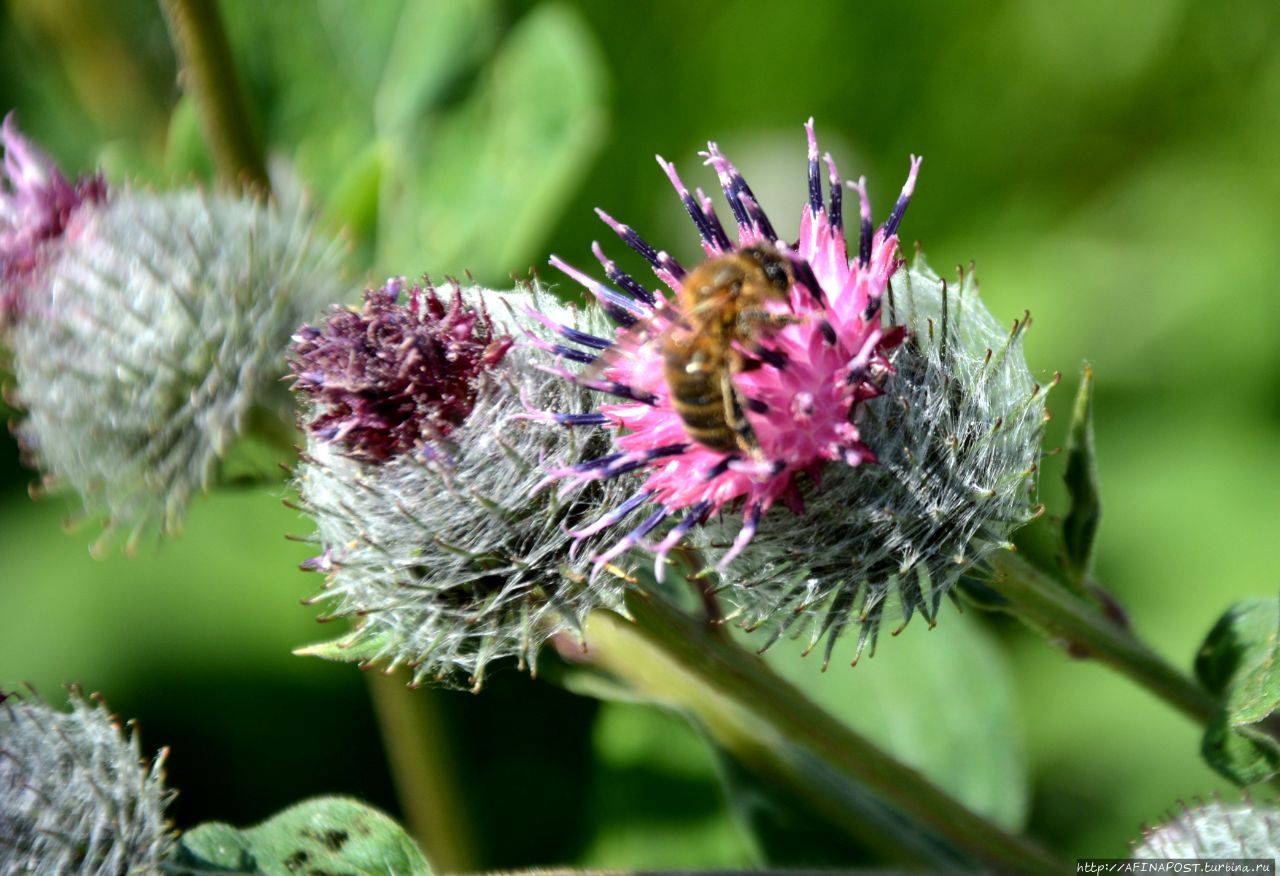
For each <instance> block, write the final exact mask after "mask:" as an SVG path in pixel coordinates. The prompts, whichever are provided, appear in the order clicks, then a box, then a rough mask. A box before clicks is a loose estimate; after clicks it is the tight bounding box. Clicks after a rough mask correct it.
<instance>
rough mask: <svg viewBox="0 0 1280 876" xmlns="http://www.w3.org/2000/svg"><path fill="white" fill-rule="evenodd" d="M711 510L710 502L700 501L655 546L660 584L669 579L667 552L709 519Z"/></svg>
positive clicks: (654, 568)
mask: <svg viewBox="0 0 1280 876" xmlns="http://www.w3.org/2000/svg"><path fill="white" fill-rule="evenodd" d="M710 510H711V503H710V502H699V503H698V504H696V505H694V506H693V507H692V508H690V509H689V510H688V511H686V512H685V515H684V517H683V518H682V519H681V520H680V522H679V523H677V524H676V525H675V526H673V527H672V528H671V531H670V532H668V533H667V536H666V538H664V539H663V540H662V541H660V542H658V543H657V544H656V545H654V546H653V577H654V578H656V579H657V580H658V583H659V584H661V583H663V582H665V581H666V579H667V554H669V553H671V550H672V548H674V547H675V546H676V545H677V544H679V543H680V541H681V540H682V539H683V538H684V537H685V536H686V535H688V534H689V530H691V529H693V528H694V527H695V526H697V525H698V524H700V523H702V522H703V521H704V520H706V519H707V514H708V512H710Z"/></svg>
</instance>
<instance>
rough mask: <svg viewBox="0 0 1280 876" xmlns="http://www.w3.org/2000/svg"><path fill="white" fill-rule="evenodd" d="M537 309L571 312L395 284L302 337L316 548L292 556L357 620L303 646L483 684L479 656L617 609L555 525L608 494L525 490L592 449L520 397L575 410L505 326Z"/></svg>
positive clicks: (531, 653) (578, 406)
mask: <svg viewBox="0 0 1280 876" xmlns="http://www.w3.org/2000/svg"><path fill="white" fill-rule="evenodd" d="M535 303H536V306H537V307H538V308H540V309H541V310H543V311H546V310H548V309H552V310H557V314H556V315H557V317H558V318H559V319H561V320H563V321H565V322H566V323H569V324H573V323H574V321H575V319H576V316H575V315H574V314H573V313H572V312H571V311H568V310H565V309H563V308H558V306H557V305H556V304H555V303H554V301H553V299H550V298H549V297H547V296H544V295H542V294H541V293H538V292H537V291H532V292H515V293H496V292H487V291H486V292H482V291H481V290H479V289H475V288H472V289H466V290H463V289H461V288H460V287H459V286H458V285H456V284H452V283H451V284H450V285H448V286H445V287H443V288H441V289H439V290H436V289H432V288H425V289H424V288H422V287H420V286H408V285H407V284H406V283H405V282H404V281H403V280H398V279H397V280H391V281H389V282H388V283H387V284H386V286H385V287H383V288H382V289H377V290H371V291H370V292H368V293H367V294H366V296H365V304H364V307H363V309H362V310H360V311H353V310H349V309H335V311H334V312H333V313H332V315H331V316H330V317H329V319H328V321H327V322H326V323H325V324H324V325H322V326H318V327H311V326H306V327H304V328H303V329H302V330H301V331H299V332H298V334H297V335H296V337H295V340H294V347H293V355H292V357H291V363H292V367H293V371H294V374H295V376H296V381H295V385H294V388H295V391H296V392H297V393H298V394H299V396H301V397H302V400H303V402H304V405H303V407H304V413H303V421H304V424H305V428H306V436H307V444H306V451H305V453H304V455H303V459H302V461H301V463H300V464H299V467H298V471H297V488H298V493H299V497H300V501H301V507H302V509H303V510H304V511H305V512H306V513H307V514H309V515H310V516H311V517H312V518H314V520H315V522H316V533H315V536H314V540H315V541H316V542H317V543H318V544H319V545H320V547H321V549H322V553H321V554H320V555H319V556H317V557H315V558H313V559H311V560H308V561H307V562H306V563H304V564H303V567H304V568H306V569H310V570H315V571H319V572H323V573H324V574H325V575H326V585H325V591H324V592H323V593H321V594H320V596H318V597H317V598H316V601H324V602H327V603H332V604H333V605H334V607H333V609H332V611H331V613H330V617H331V618H333V617H346V618H351V619H353V620H354V622H355V628H354V630H353V631H352V632H351V633H350V634H349V635H346V636H343V637H341V638H340V639H338V640H337V641H335V642H330V643H325V644H322V645H317V646H312V647H310V648H304V649H301V650H300V652H299V653H302V654H312V655H317V656H324V657H328V658H331V659H349V660H359V661H361V662H363V663H370V664H372V663H379V664H384V665H385V666H386V667H387V669H388V671H390V669H392V668H395V667H397V666H401V665H407V666H409V667H411V668H412V670H413V677H414V681H415V682H422V681H424V680H434V681H438V682H442V683H445V684H457V683H458V682H460V681H462V680H467V681H469V683H470V684H471V685H472V686H473V687H476V688H478V687H479V686H480V684H481V683H482V681H483V677H484V672H485V667H486V664H487V663H488V662H489V661H491V660H495V659H499V658H503V657H509V656H515V657H517V658H518V659H519V661H520V663H521V665H532V663H533V660H534V657H535V654H536V652H537V650H538V648H539V647H540V645H541V644H542V643H543V642H544V641H545V640H546V639H547V638H548V637H550V636H552V635H555V634H557V633H560V632H566V631H572V632H580V626H581V618H582V616H583V615H584V614H585V613H586V612H587V611H589V610H591V609H592V608H595V607H597V606H608V607H614V608H617V607H619V606H620V597H621V580H620V579H619V578H615V577H613V576H606V577H605V578H603V579H602V580H600V581H597V582H592V583H590V584H589V583H588V582H587V580H586V574H585V572H586V570H587V569H589V567H590V561H589V557H590V551H589V550H588V551H584V552H576V553H575V552H574V551H572V550H571V548H572V547H573V546H574V544H575V542H574V539H573V538H572V536H570V535H569V534H568V532H567V530H568V529H570V528H572V527H573V526H574V525H576V524H578V523H580V522H581V519H580V518H581V517H582V515H583V514H585V513H590V512H591V510H592V509H594V508H596V507H598V506H599V505H601V504H611V503H613V501H614V500H615V498H617V497H616V496H615V495H614V492H613V491H611V490H610V489H609V488H602V489H600V490H597V491H591V492H590V493H587V494H584V495H582V496H579V497H576V498H575V500H574V501H571V502H565V501H561V500H560V499H559V498H558V497H557V496H555V495H554V494H553V493H552V492H551V491H539V490H538V489H537V488H538V486H539V484H540V482H541V481H542V479H543V472H542V470H541V468H540V466H539V464H540V462H541V461H542V460H543V459H544V458H565V457H568V458H571V459H579V458H582V457H583V456H584V455H593V454H594V453H595V452H598V450H599V447H591V446H589V445H587V444H583V443H581V442H580V440H579V438H580V436H575V435H573V434H572V433H570V432H567V431H564V430H558V429H547V428H546V427H545V426H543V425H542V424H540V423H538V422H532V421H531V420H536V419H538V418H539V416H540V415H538V414H536V413H535V414H530V413H528V411H529V409H539V410H547V409H554V410H559V411H566V412H570V415H572V412H574V411H581V410H582V409H583V408H584V406H585V399H584V398H583V396H584V395H585V393H584V392H583V391H581V390H579V389H578V388H577V387H574V386H572V385H570V384H567V383H565V382H564V381H561V380H559V379H558V378H556V377H554V376H552V375H549V374H546V373H545V372H543V371H541V370H538V369H537V368H535V367H533V365H532V363H531V358H532V356H531V353H532V346H533V344H534V341H533V339H532V337H531V336H525V335H522V334H519V333H514V334H513V333H512V332H511V330H509V329H508V328H506V327H505V326H504V324H503V321H504V319H506V318H507V316H508V313H509V311H508V308H510V309H528V308H529V307H530V306H531V305H534V304H535ZM495 308H498V309H500V310H501V311H504V312H498V311H497V310H495ZM537 342H538V343H545V341H543V340H539V341H537ZM326 619H328V618H326Z"/></svg>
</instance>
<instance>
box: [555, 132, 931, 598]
mask: <svg viewBox="0 0 1280 876" xmlns="http://www.w3.org/2000/svg"><path fill="white" fill-rule="evenodd" d="M805 130H806V132H807V134H808V141H809V153H808V159H809V161H808V170H809V173H808V195H809V197H808V203H807V204H806V205H805V207H804V209H803V211H802V213H801V217H800V234H799V238H798V239H797V240H796V241H795V242H794V243H787V242H785V241H783V240H781V239H780V238H779V236H778V234H777V232H776V231H775V230H774V227H773V225H772V223H770V221H769V219H768V218H767V217H766V216H765V214H764V211H763V210H762V209H761V208H760V205H759V203H758V202H757V200H756V198H755V196H754V194H753V193H752V191H751V189H750V187H748V185H747V183H746V181H745V180H744V179H743V178H742V175H741V174H739V173H738V171H737V169H736V168H735V167H734V166H733V164H731V163H730V162H729V160H728V159H726V158H725V157H724V155H722V154H721V152H720V150H719V148H718V147H717V146H716V144H715V143H709V144H708V148H707V151H706V152H704V153H701V154H702V155H703V157H704V158H705V159H706V162H705V163H706V164H707V165H710V166H711V167H712V168H713V169H714V170H715V172H716V175H717V177H718V178H719V181H720V185H721V188H722V189H723V191H724V196H725V199H726V200H727V201H728V204H729V208H730V210H731V212H732V214H733V218H734V221H735V224H736V230H737V235H736V236H737V240H736V242H734V241H732V240H730V237H729V235H728V234H727V233H726V231H725V229H724V226H723V225H722V224H721V222H720V219H719V218H718V217H717V215H716V213H715V210H714V208H713V206H712V202H711V199H710V198H709V197H708V196H707V195H705V194H704V193H703V192H702V190H701V189H697V190H695V191H694V192H693V193H690V191H689V189H688V188H687V187H686V186H685V184H684V182H683V181H682V180H681V179H680V177H679V175H678V174H677V173H676V169H675V166H674V165H673V164H671V163H669V162H667V161H665V160H664V159H662V158H661V156H659V157H658V163H659V165H660V166H661V167H662V169H663V170H664V171H665V173H666V174H667V177H668V178H669V179H670V180H671V183H672V185H673V186H674V187H675V189H676V191H677V193H678V194H679V196H680V199H681V201H682V202H683V203H684V206H685V209H686V210H687V211H688V213H689V216H690V218H692V219H693V222H694V225H695V226H696V227H697V229H698V233H699V235H700V237H701V240H702V248H703V251H704V252H705V253H706V255H707V257H708V258H717V257H720V256H724V255H727V254H731V253H735V252H742V251H743V250H746V249H748V248H756V247H764V251H765V252H776V254H777V256H779V257H780V258H781V259H785V260H786V261H788V262H789V263H790V266H791V271H790V274H791V276H792V277H793V278H794V279H793V282H792V283H791V284H790V287H789V290H788V295H787V301H786V306H785V311H786V312H785V315H786V316H787V318H788V320H787V321H788V322H789V324H787V325H785V327H782V328H780V329H778V330H776V331H772V332H770V333H769V334H768V335H767V336H766V337H764V338H763V339H761V340H760V341H759V342H758V343H756V344H755V345H754V346H753V347H752V348H751V349H741V350H738V352H739V354H741V355H742V356H743V357H744V360H745V361H746V362H747V363H749V366H750V367H748V368H743V369H741V370H739V371H738V373H736V374H734V376H733V381H734V384H735V386H736V388H737V391H738V392H739V393H740V394H741V396H742V399H743V404H744V412H745V416H746V418H747V420H748V421H749V423H750V426H751V428H752V431H753V432H754V434H755V440H756V442H757V443H758V447H756V448H753V452H752V453H744V452H737V451H729V452H726V451H724V450H717V449H713V448H711V447H709V446H706V445H704V444H700V443H698V442H697V441H695V440H692V439H691V437H690V435H689V433H688V432H687V431H686V429H685V426H684V423H683V421H682V420H681V417H680V414H679V412H678V411H677V409H676V407H675V405H674V404H673V400H672V393H671V389H670V387H669V386H668V385H667V381H666V378H665V377H664V363H663V352H662V347H663V345H662V343H661V341H660V340H659V339H660V338H662V337H663V336H664V335H665V334H666V333H667V332H668V331H671V330H672V328H673V325H676V324H678V323H679V322H680V321H681V320H682V316H681V314H679V313H678V311H677V309H676V307H677V302H678V301H679V299H680V292H681V282H682V280H683V279H684V278H685V276H686V274H687V271H686V270H685V269H684V268H683V267H682V266H681V265H680V264H679V263H677V262H676V260H675V259H674V258H672V257H671V256H670V255H669V254H667V253H666V252H660V251H658V250H655V249H654V248H653V247H652V246H650V245H649V244H648V243H647V242H645V240H644V239H642V238H641V237H640V236H639V235H638V234H637V233H636V232H635V231H633V230H632V229H631V228H630V227H629V226H627V225H624V224H622V223H620V222H618V221H617V220H615V219H614V218H613V217H611V216H609V215H608V214H606V213H604V212H603V211H599V210H598V211H597V212H598V213H599V214H600V217H601V218H602V219H603V220H604V221H605V223H606V224H607V225H609V227H610V228H612V229H613V230H614V231H615V232H616V233H617V234H618V236H619V237H621V238H622V240H623V242H625V243H626V244H627V245H628V246H629V247H631V248H632V249H633V250H635V251H636V252H637V253H639V254H640V255H641V256H642V257H643V258H644V259H645V260H646V261H647V262H648V263H649V265H650V266H651V267H652V269H653V271H654V273H655V274H656V275H657V277H658V279H659V280H660V281H661V282H662V284H663V285H664V286H665V287H666V290H667V291H663V290H661V289H650V288H648V287H646V286H644V285H642V284H641V283H639V282H638V281H637V280H635V279H634V278H633V277H631V276H629V275H628V274H626V273H624V272H623V271H622V270H621V269H620V268H619V267H618V266H617V264H616V263H614V262H613V261H612V260H610V259H609V258H607V257H606V256H605V255H604V253H603V251H602V250H601V249H600V246H599V244H593V246H592V250H593V252H594V253H595V255H596V258H597V259H599V261H600V263H601V265H602V267H603V269H604V272H605V275H606V276H607V277H608V279H609V281H610V283H611V284H612V285H607V284H605V283H602V282H599V281H597V280H594V279H592V278H591V277H589V276H587V275H586V274H584V273H582V272H581V271H579V270H577V269H576V268H574V267H572V266H570V265H568V264H566V263H565V262H564V261H562V260H561V259H560V258H559V257H555V256H553V257H552V258H551V260H550V261H551V264H552V265H553V266H555V267H556V268H558V269H559V270H561V271H562V272H564V273H565V274H567V275H568V276H569V277H571V278H572V279H574V280H576V281H577V282H578V283H580V284H582V285H583V286H584V287H585V288H586V289H588V290H589V291H590V292H591V293H592V294H593V295H594V297H595V298H596V299H597V300H598V301H599V302H600V304H601V306H602V307H603V308H604V310H605V311H606V313H608V314H609V316H610V317H612V318H613V320H614V321H615V322H616V323H617V324H618V326H619V328H618V329H617V331H616V337H615V338H612V339H608V338H601V337H584V336H581V334H580V333H577V332H573V331H572V330H569V329H563V330H561V331H560V334H561V336H562V337H563V338H564V339H565V341H567V342H568V343H567V344H549V343H548V344H545V345H544V348H545V349H548V350H549V351H551V352H554V353H555V354H556V355H557V356H558V357H560V358H561V359H568V360H571V361H577V362H591V361H593V360H595V358H596V357H597V356H599V355H601V354H602V353H603V355H604V359H603V360H602V364H603V367H602V368H600V366H596V367H597V368H600V370H599V371H598V373H595V372H591V371H589V372H587V373H586V374H574V373H573V372H571V371H570V370H568V369H567V368H565V367H563V366H562V365H560V364H557V366H555V367H556V369H557V370H558V371H560V373H562V374H563V375H564V376H565V377H566V378H568V379H571V380H574V381H576V382H578V383H580V384H581V385H584V386H587V387H589V388H591V389H595V390H599V391H601V392H604V393H606V394H608V395H611V396H613V397H614V398H616V399H617V401H614V402H610V403H607V404H604V405H602V406H601V407H600V409H599V411H598V412H596V413H592V414H586V415H578V416H573V417H564V416H557V415H556V414H555V413H550V414H547V415H546V417H547V419H548V420H551V421H554V422H557V423H559V424H561V425H567V426H592V425H605V426H608V427H610V428H612V429H615V430H617V435H616V436H615V438H614V452H613V453H610V454H607V455H605V456H602V457H599V458H597V459H593V460H590V461H587V462H582V463H578V464H576V465H572V466H568V467H563V468H557V469H554V470H553V471H552V472H551V473H550V476H549V480H553V481H562V482H564V485H563V487H562V489H563V490H565V491H566V492H567V491H569V490H572V489H573V488H574V487H576V486H577V485H580V484H583V483H586V482H589V481H597V480H602V479H608V478H615V477H619V476H622V475H626V474H629V473H632V472H637V471H640V472H642V473H643V477H644V480H643V483H642V484H641V486H640V489H639V490H638V491H637V492H636V493H635V494H634V495H633V496H632V497H631V498H630V499H629V500H627V501H626V502H624V503H622V504H621V505H620V506H618V507H617V508H613V509H611V510H609V511H608V512H607V513H605V514H604V515H603V516H601V517H600V518H599V519H598V520H596V521H595V522H594V523H592V524H590V525H588V526H586V527H585V528H583V529H581V530H579V531H577V532H576V533H575V534H576V535H578V536H579V537H584V538H585V537H587V536H589V535H594V534H595V533H598V532H600V531H602V530H604V529H606V528H608V527H610V526H613V525H614V524H617V523H620V522H622V521H623V520H624V519H625V518H627V517H629V516H630V515H631V513H632V512H634V511H637V510H638V509H640V508H641V507H643V506H646V505H647V506H651V507H652V511H651V513H649V514H648V515H647V516H646V517H644V519H643V520H642V521H641V522H640V524H639V525H638V526H636V527H634V528H633V529H632V530H630V531H629V532H628V533H627V534H626V535H624V536H623V537H622V538H620V539H619V540H618V541H617V542H616V543H615V544H614V545H613V547H611V548H610V549H608V550H607V551H604V552H602V553H600V554H599V555H597V556H596V557H595V563H596V567H597V569H600V568H602V567H603V566H604V565H605V564H607V563H609V562H610V561H611V560H613V559H614V558H615V557H617V556H619V555H620V554H622V553H623V552H625V551H626V550H628V549H630V548H632V547H634V546H637V545H647V546H648V547H650V548H651V549H652V550H653V551H654V553H655V554H656V574H657V576H658V578H659V579H660V580H661V578H662V576H663V568H664V566H665V557H666V555H667V553H668V552H669V551H670V550H672V549H673V548H674V547H675V546H676V545H677V544H679V543H680V542H681V541H682V540H683V539H684V538H685V536H686V535H688V534H689V532H690V530H692V529H693V528H694V527H695V526H698V525H699V524H701V523H702V522H704V521H705V520H707V519H708V518H709V517H711V516H712V515H715V514H717V513H719V512H721V511H724V510H725V509H730V510H737V509H741V511H742V514H743V523H742V527H741V529H740V530H739V531H738V534H737V536H736V538H735V539H734V543H733V545H732V548H731V549H730V550H729V551H728V552H727V553H726V554H725V555H724V556H723V557H722V559H721V561H720V567H721V568H723V567H724V566H726V565H727V564H728V563H729V562H731V561H732V560H733V558H734V557H736V556H737V555H738V554H739V553H740V552H741V551H742V550H743V549H744V548H745V547H746V545H747V544H748V543H749V542H750V541H751V538H752V536H753V535H754V534H755V531H756V527H757V525H758V523H759V521H760V518H761V516H762V515H764V514H765V513H766V512H768V511H769V509H770V508H771V507H772V506H774V505H775V504H779V503H781V504H782V505H784V506H786V507H787V508H789V509H790V510H791V511H793V512H795V513H797V514H798V513H803V503H802V500H801V493H800V489H799V484H800V482H801V480H802V479H805V478H807V479H809V480H811V481H813V482H817V481H818V480H819V478H820V477H821V474H822V471H823V469H824V468H825V467H826V466H827V465H830V464H838V465H846V466H858V465H861V464H863V463H874V462H875V460H876V457H875V453H874V451H873V449H872V448H870V447H867V446H866V445H865V444H863V443H862V441H861V440H860V435H859V429H858V419H859V414H860V404H861V403H862V402H864V401H866V400H868V399H871V398H875V397H876V396H878V395H880V394H881V392H882V385H883V383H884V380H885V379H886V377H887V376H888V374H889V373H890V372H891V371H892V367H891V364H890V361H889V353H890V351H891V350H892V349H893V348H894V347H896V346H897V345H898V344H899V343H900V342H901V341H902V338H903V330H902V327H901V326H893V327H888V328H885V327H882V326H881V322H880V304H881V299H882V297H883V296H884V293H885V290H886V288H887V286H888V282H889V278H890V276H891V275H892V274H893V273H894V271H895V270H897V269H898V268H899V267H900V266H901V264H902V262H901V259H900V258H899V255H898V237H897V230H898V226H899V224H900V223H901V221H902V218H903V214H904V213H905V211H906V208H907V205H908V203H909V202H910V199H911V195H912V192H913V190H914V188H915V182H916V175H917V173H918V171H919V167H920V159H919V158H917V157H915V156H912V158H911V170H910V173H909V175H908V177H907V181H906V184H905V185H904V186H903V188H902V192H901V194H900V195H899V197H898V200H897V203H896V204H895V205H894V208H893V211H892V212H891V213H890V215H889V218H888V219H887V220H886V221H885V222H884V224H882V225H881V226H880V227H879V228H874V227H873V225H872V220H871V207H870V204H869V202H868V199H867V189H866V183H865V180H861V179H860V180H859V181H858V182H857V184H856V185H853V188H854V189H855V190H856V191H857V192H858V196H859V204H860V212H859V216H860V223H859V231H858V239H857V246H858V248H857V252H855V253H853V254H852V257H851V255H850V253H849V252H848V249H847V245H846V242H845V235H844V222H843V215H842V206H841V197H842V187H843V185H844V184H845V183H844V182H843V181H842V180H841V179H840V176H839V174H838V173H837V171H836V167H835V163H834V161H833V160H832V159H831V156H830V155H829V154H828V155H823V156H821V162H820V153H819V150H818V143H817V138H816V137H815V136H814V131H813V120H812V119H810V120H809V122H808V123H807V124H806V125H805ZM822 162H825V164H826V169H827V177H828V180H829V184H830V198H829V201H828V202H826V203H824V201H823V192H822V179H821V176H822V174H821V163H822ZM541 321H542V322H543V323H544V324H546V323H547V320H545V319H541ZM670 518H678V519H676V522H675V523H674V525H672V526H671V527H670V529H669V530H668V531H666V533H665V535H664V536H663V537H662V538H661V540H660V541H657V542H656V543H648V542H647V539H648V538H649V535H650V533H652V532H653V531H654V530H655V529H657V528H658V527H659V526H660V525H661V524H663V523H664V521H667V520H668V519H670Z"/></svg>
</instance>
